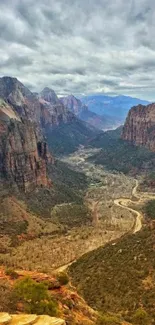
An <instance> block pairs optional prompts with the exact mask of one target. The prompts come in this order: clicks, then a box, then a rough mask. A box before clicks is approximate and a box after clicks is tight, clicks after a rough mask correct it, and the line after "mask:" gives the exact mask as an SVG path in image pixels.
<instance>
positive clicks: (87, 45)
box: [0, 0, 155, 100]
mask: <svg viewBox="0 0 155 325" xmlns="http://www.w3.org/2000/svg"><path fill="white" fill-rule="evenodd" d="M4 75H7V76H13V77H17V78H18V79H19V80H20V81H21V82H23V83H24V84H25V85H26V86H28V87H29V88H30V89H31V90H32V91H41V90H42V88H44V87H45V86H48V87H50V88H53V89H54V90H55V91H56V92H57V94H58V95H68V94H71V93H72V94H74V95H87V94H92V93H102V92H103V93H106V94H108V95H115V94H116V95H117V94H124V95H129V96H134V97H140V98H143V99H148V100H155V0H37V1H34V0H0V76H4Z"/></svg>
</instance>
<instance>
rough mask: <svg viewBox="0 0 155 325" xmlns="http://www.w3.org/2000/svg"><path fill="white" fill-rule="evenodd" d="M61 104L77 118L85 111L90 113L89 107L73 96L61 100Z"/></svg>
mask: <svg viewBox="0 0 155 325" xmlns="http://www.w3.org/2000/svg"><path fill="white" fill-rule="evenodd" d="M60 100H61V102H62V103H63V105H64V106H65V107H67V108H68V109H69V110H70V111H71V112H72V113H74V114H75V115H76V116H79V117H80V115H81V113H82V112H83V111H88V107H87V106H86V105H83V104H82V102H81V101H80V100H79V99H77V98H76V97H74V96H73V95H70V96H67V97H62V98H60Z"/></svg>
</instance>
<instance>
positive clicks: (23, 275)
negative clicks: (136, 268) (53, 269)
mask: <svg viewBox="0 0 155 325" xmlns="http://www.w3.org/2000/svg"><path fill="white" fill-rule="evenodd" d="M13 275H14V276H13ZM27 277H28V278H27ZM27 279H28V280H27ZM23 281H25V285H26V284H27V296H29V292H30V293H31V296H32V297H34V295H33V294H32V289H31V287H32V288H33V290H34V291H35V288H36V286H37V284H38V286H39V287H40V292H39V293H40V295H41V293H42V291H41V290H42V288H43V287H45V288H46V293H47V295H48V299H51V301H52V302H53V303H54V306H55V309H53V310H52V308H51V310H50V309H49V310H48V309H46V310H45V309H43V308H41V312H42V310H43V311H44V310H45V311H46V312H47V314H49V315H50V316H55V318H52V319H51V318H50V317H49V316H45V317H44V319H43V316H38V319H40V321H39V322H37V321H36V322H35V319H36V317H37V316H36V315H25V317H26V318H27V322H26V321H25V323H24V322H23V325H26V324H27V325H30V324H32V320H33V317H34V321H33V323H34V324H36V325H37V324H38V323H39V324H40V325H43V324H47V325H56V324H57V325H59V324H60V325H65V324H66V325H73V324H74V325H84V324H85V325H95V324H96V320H97V318H98V314H97V313H96V312H95V311H94V310H93V309H92V308H90V307H89V306H88V305H87V303H86V302H85V301H84V299H83V298H82V297H80V296H79V295H78V294H77V292H76V290H75V288H74V287H72V286H71V285H70V283H69V278H68V276H67V275H66V274H65V273H55V274H50V275H49V274H46V273H37V272H33V271H32V272H30V271H18V270H17V271H14V270H12V271H11V269H4V268H3V267H0V292H2V291H1V290H2V289H1V285H2V284H3V286H4V287H7V288H8V289H9V290H7V292H6V296H7V297H6V299H8V300H9V296H11V295H10V292H11V291H12V290H14V288H15V286H16V284H20V283H22V282H23ZM9 291H10V292H9ZM23 291H24V290H23ZM12 296H13V295H12ZM39 298H40V297H39V296H38V300H39ZM46 299H47V298H46ZM19 300H20V301H21V300H22V299H21V297H20V296H18V297H17V298H15V299H14V304H13V306H12V309H13V310H11V308H10V307H11V303H10V304H9V303H8V306H6V307H5V308H6V309H5V310H3V306H4V303H3V300H2V299H1V298H0V311H1V310H3V311H5V312H9V313H12V312H13V313H17V312H18V315H17V316H15V315H14V316H13V319H14V322H13V324H14V325H16V320H18V322H17V324H22V316H23V313H24V312H26V311H25V310H24V306H23V305H22V304H21V303H20V304H18V301H19ZM30 304H31V302H30ZM32 308H33V310H34V307H33V305H32ZM38 310H39V308H38ZM38 310H36V311H35V313H36V314H38V313H37V311H38ZM41 312H39V315H40V314H42V313H41ZM30 314H31V312H30ZM51 314H53V315H51ZM0 316H1V313H0ZM56 317H57V318H56ZM28 318H29V319H30V320H31V322H30V323H29V322H28ZM41 319H42V322H41ZM8 321H9V319H8ZM23 321H24V320H23ZM65 321H66V323H65ZM0 323H1V324H2V322H1V317H0ZM8 324H10V323H9V322H8ZM11 324H12V323H11Z"/></svg>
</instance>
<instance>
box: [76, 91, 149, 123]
mask: <svg viewBox="0 0 155 325" xmlns="http://www.w3.org/2000/svg"><path fill="white" fill-rule="evenodd" d="M80 99H81V101H82V103H83V104H84V105H87V106H88V109H89V110H90V111H92V112H95V113H96V114H99V115H101V116H102V115H108V116H111V117H113V118H115V119H119V120H121V122H123V121H124V120H125V118H126V116H127V113H128V111H129V109H130V108H131V107H132V106H135V105H138V104H142V105H148V104H149V102H148V101H146V100H141V99H138V98H133V97H130V96H115V97H111V96H105V95H103V94H101V95H98V94H94V95H90V96H83V97H81V98H80Z"/></svg>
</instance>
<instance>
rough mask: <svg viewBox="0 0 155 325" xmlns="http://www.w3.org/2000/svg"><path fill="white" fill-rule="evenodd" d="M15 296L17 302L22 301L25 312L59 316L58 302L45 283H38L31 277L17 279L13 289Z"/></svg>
mask: <svg viewBox="0 0 155 325" xmlns="http://www.w3.org/2000/svg"><path fill="white" fill-rule="evenodd" d="M13 296H14V297H15V299H16V301H17V302H19V301H20V302H22V303H23V305H24V312H26V313H30V314H37V315H42V314H46V315H49V316H57V314H58V305H57V302H56V301H55V300H54V299H53V298H52V296H50V295H49V293H48V287H47V285H46V284H45V283H43V282H41V283H37V282H36V281H34V280H32V279H31V278H28V277H27V278H24V279H22V280H20V281H17V283H16V284H15V287H14V289H13Z"/></svg>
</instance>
